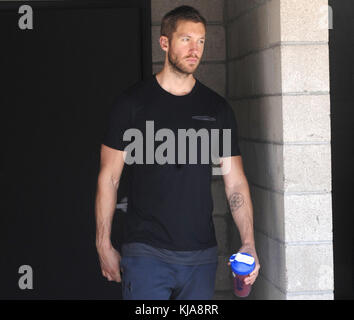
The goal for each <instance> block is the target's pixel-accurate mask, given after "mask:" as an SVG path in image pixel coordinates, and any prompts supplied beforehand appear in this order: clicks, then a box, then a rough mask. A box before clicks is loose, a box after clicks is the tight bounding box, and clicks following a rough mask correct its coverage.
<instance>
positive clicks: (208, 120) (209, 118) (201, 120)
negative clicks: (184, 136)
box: [191, 114, 218, 132]
mask: <svg viewBox="0 0 354 320" xmlns="http://www.w3.org/2000/svg"><path fill="white" fill-rule="evenodd" d="M217 127H218V126H217V119H216V116H214V115H208V114H197V115H192V116H191V128H194V129H195V130H199V129H207V130H208V132H210V130H211V129H217Z"/></svg>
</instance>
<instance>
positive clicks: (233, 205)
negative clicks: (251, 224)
mask: <svg viewBox="0 0 354 320" xmlns="http://www.w3.org/2000/svg"><path fill="white" fill-rule="evenodd" d="M243 203H244V200H243V195H242V194H241V193H239V192H235V193H233V194H232V195H231V196H230V197H229V204H230V209H231V213H235V212H236V211H237V210H238V208H240V207H242V206H243Z"/></svg>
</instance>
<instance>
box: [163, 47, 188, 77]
mask: <svg viewBox="0 0 354 320" xmlns="http://www.w3.org/2000/svg"><path fill="white" fill-rule="evenodd" d="M167 58H168V62H169V65H170V68H171V70H172V72H175V73H177V74H179V75H181V76H187V75H190V74H193V73H194V71H193V72H190V71H187V70H185V69H183V66H182V65H181V63H179V62H178V59H177V58H176V59H173V58H172V56H171V55H170V52H168V54H167Z"/></svg>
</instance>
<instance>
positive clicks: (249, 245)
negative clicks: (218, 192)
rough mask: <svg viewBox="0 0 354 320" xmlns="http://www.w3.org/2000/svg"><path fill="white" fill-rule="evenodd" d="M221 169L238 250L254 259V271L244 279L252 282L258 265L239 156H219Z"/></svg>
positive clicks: (251, 213) (249, 196) (245, 184)
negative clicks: (234, 225) (238, 235)
mask: <svg viewBox="0 0 354 320" xmlns="http://www.w3.org/2000/svg"><path fill="white" fill-rule="evenodd" d="M221 170H222V173H223V179H224V185H225V193H226V197H227V199H228V203H229V206H230V210H231V214H232V217H233V220H234V222H235V224H236V226H237V228H238V230H239V232H240V237H241V242H242V247H241V248H240V250H239V252H247V253H250V254H251V255H252V256H253V257H254V258H255V261H256V267H255V269H254V271H253V272H252V273H251V274H250V277H247V278H246V279H245V282H246V283H250V284H253V283H254V281H255V280H256V278H257V276H258V271H259V268H260V265H259V261H258V257H257V253H256V249H255V241H254V231H253V206H252V200H251V195H250V190H249V186H248V182H247V178H246V176H245V173H244V170H243V165H242V158H241V156H233V157H227V158H221Z"/></svg>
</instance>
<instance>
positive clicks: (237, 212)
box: [225, 180, 255, 246]
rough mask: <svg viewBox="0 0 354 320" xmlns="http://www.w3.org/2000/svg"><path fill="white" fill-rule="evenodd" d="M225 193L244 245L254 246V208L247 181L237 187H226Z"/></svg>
mask: <svg viewBox="0 0 354 320" xmlns="http://www.w3.org/2000/svg"><path fill="white" fill-rule="evenodd" d="M225 192H226V196H227V199H228V203H229V206H230V210H231V214H232V217H233V219H234V221H235V224H236V226H237V228H238V230H239V232H240V237H241V241H242V245H252V246H254V245H255V243H254V231H253V206H252V201H251V195H250V191H249V186H248V182H247V181H246V180H245V182H243V183H241V184H239V185H237V186H234V187H230V188H227V187H225Z"/></svg>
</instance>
